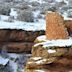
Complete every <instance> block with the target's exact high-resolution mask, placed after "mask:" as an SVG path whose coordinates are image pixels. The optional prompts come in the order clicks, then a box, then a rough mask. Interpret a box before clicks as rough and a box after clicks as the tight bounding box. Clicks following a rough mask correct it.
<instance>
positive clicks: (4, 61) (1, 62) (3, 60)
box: [0, 57, 9, 66]
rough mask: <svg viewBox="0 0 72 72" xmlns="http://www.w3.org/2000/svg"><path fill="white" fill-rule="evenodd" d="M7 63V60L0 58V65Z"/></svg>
mask: <svg viewBox="0 0 72 72" xmlns="http://www.w3.org/2000/svg"><path fill="white" fill-rule="evenodd" d="M8 62H9V59H4V58H2V57H0V65H4V66H5V65H6V64H7V63H8Z"/></svg>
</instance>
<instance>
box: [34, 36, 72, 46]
mask: <svg viewBox="0 0 72 72" xmlns="http://www.w3.org/2000/svg"><path fill="white" fill-rule="evenodd" d="M42 37H43V38H42ZM38 39H39V40H41V39H42V41H43V40H44V41H45V42H42V43H37V44H35V45H34V46H35V47H36V46H38V45H43V47H53V46H59V47H66V46H72V38H71V37H70V38H69V39H57V40H47V39H46V37H45V36H41V38H40V37H38Z"/></svg>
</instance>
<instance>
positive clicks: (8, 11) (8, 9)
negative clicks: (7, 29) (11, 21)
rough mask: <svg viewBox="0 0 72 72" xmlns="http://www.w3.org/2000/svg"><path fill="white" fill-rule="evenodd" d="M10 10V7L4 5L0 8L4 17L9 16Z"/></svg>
mask: <svg viewBox="0 0 72 72" xmlns="http://www.w3.org/2000/svg"><path fill="white" fill-rule="evenodd" d="M9 13H10V8H9V7H8V6H5V5H2V6H0V14H2V15H9Z"/></svg>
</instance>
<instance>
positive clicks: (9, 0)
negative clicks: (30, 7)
mask: <svg viewBox="0 0 72 72" xmlns="http://www.w3.org/2000/svg"><path fill="white" fill-rule="evenodd" d="M3 1H4V2H12V1H13V0H3Z"/></svg>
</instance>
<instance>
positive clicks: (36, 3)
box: [31, 1, 40, 6]
mask: <svg viewBox="0 0 72 72" xmlns="http://www.w3.org/2000/svg"><path fill="white" fill-rule="evenodd" d="M31 5H32V6H40V3H39V2H36V1H33V2H31Z"/></svg>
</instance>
